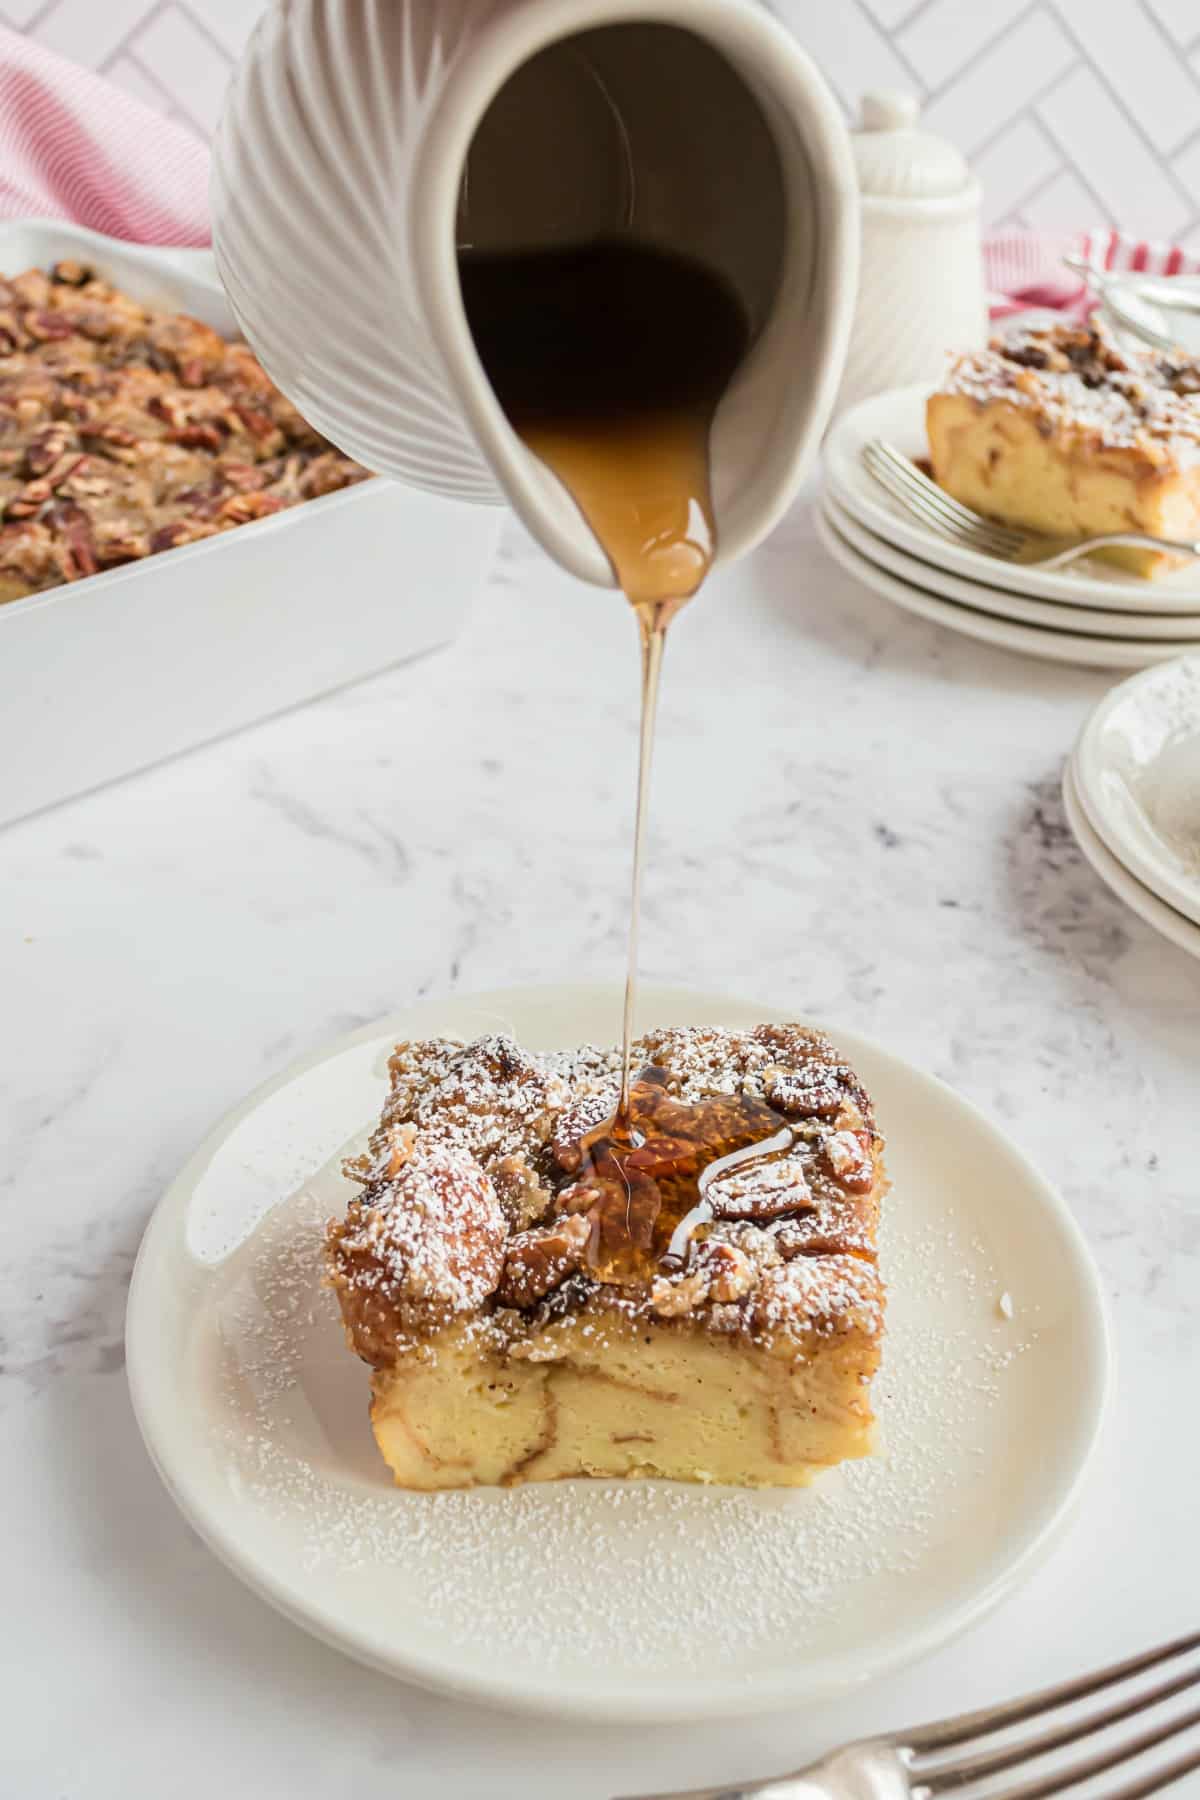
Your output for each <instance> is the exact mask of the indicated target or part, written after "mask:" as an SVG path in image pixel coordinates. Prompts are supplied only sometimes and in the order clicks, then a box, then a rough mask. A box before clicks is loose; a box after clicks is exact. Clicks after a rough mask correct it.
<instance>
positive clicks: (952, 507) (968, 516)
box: [871, 438, 1025, 546]
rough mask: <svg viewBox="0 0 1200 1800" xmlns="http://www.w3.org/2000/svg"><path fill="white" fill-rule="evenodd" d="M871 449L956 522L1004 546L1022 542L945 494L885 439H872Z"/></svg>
mask: <svg viewBox="0 0 1200 1800" xmlns="http://www.w3.org/2000/svg"><path fill="white" fill-rule="evenodd" d="M871 447H872V448H874V449H875V451H876V453H877V455H878V456H879V458H880V459H881V460H882V461H886V462H888V463H889V464H890V465H891V466H892V468H894V469H896V470H897V472H898V473H899V474H900V475H901V476H902V477H903V479H904V481H905V483H906V485H907V486H909V487H910V488H913V489H917V490H919V491H920V492H921V493H922V494H924V495H925V496H926V497H927V498H928V499H929V500H930V501H936V503H937V504H938V505H939V506H941V507H943V508H944V509H945V510H946V511H948V512H950V513H952V514H953V516H954V517H955V518H956V519H959V520H961V521H962V522H963V523H964V524H968V525H971V526H974V527H978V528H979V529H980V530H983V531H986V532H988V533H989V535H990V536H992V537H995V538H1002V539H1003V540H1004V541H1005V542H1006V543H1010V544H1012V545H1014V546H1019V545H1021V544H1022V543H1024V541H1025V536H1024V533H1023V532H1020V531H1016V530H1014V529H1013V527H1012V526H1010V525H1001V524H1000V523H999V522H998V521H997V520H995V519H989V518H987V517H986V516H985V515H984V514H983V513H978V512H976V511H975V509H974V507H972V506H964V505H963V503H962V501H961V500H956V499H955V498H954V496H953V494H948V493H947V492H946V490H945V488H943V487H939V486H938V484H937V482H936V481H931V480H930V479H929V477H928V475H926V474H925V472H924V470H922V469H918V468H917V466H916V464H915V463H914V462H913V460H912V458H911V457H909V456H905V455H904V453H903V452H902V451H900V450H897V448H896V446H895V445H894V444H889V443H888V441H887V439H886V438H875V439H874V440H873V444H872V446H871Z"/></svg>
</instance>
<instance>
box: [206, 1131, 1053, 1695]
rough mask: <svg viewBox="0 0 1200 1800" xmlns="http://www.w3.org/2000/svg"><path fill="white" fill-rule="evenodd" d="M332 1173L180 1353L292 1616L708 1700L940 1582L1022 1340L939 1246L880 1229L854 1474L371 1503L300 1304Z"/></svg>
mask: <svg viewBox="0 0 1200 1800" xmlns="http://www.w3.org/2000/svg"><path fill="white" fill-rule="evenodd" d="M336 1168H337V1163H336V1162H335V1163H334V1164H331V1166H330V1169H329V1170H328V1171H326V1172H325V1173H324V1174H323V1175H322V1176H321V1177H319V1178H318V1179H317V1180H316V1181H315V1182H313V1183H310V1184H308V1186H307V1187H306V1188H305V1189H304V1190H302V1192H301V1193H300V1194H299V1195H297V1196H296V1197H294V1198H293V1199H292V1200H290V1201H288V1202H286V1203H284V1205H283V1206H281V1207H279V1208H277V1209H276V1211H275V1213H273V1214H272V1215H271V1216H270V1217H269V1218H268V1220H267V1221H266V1222H265V1223H264V1225H263V1226H262V1227H260V1229H259V1231H258V1233H257V1234H256V1235H255V1237H254V1238H253V1239H252V1240H251V1242H250V1243H248V1244H247V1245H246V1246H245V1248H244V1249H243V1251H242V1252H240V1253H239V1255H238V1257H237V1258H236V1259H233V1261H232V1262H231V1264H230V1266H229V1267H228V1268H227V1269H226V1270H223V1271H222V1272H221V1273H220V1275H219V1276H218V1277H216V1278H215V1279H214V1284H213V1293H212V1296H211V1299H210V1302H209V1304H208V1306H207V1307H206V1309H205V1314H204V1316H203V1317H202V1319H201V1321H200V1326H199V1332H198V1337H197V1353H198V1356H199V1358H200V1361H201V1364H202V1366H203V1367H204V1368H205V1369H206V1370H207V1376H208V1378H209V1380H210V1383H211V1384H212V1386H213V1387H214V1390H215V1391H216V1393H217V1394H218V1395H219V1400H220V1404H219V1417H220V1428H219V1432H218V1443H217V1446H216V1448H217V1453H218V1456H219V1458H220V1461H221V1465H222V1467H223V1469H224V1471H225V1480H226V1483H227V1487H228V1492H229V1501H230V1504H231V1506H233V1507H234V1508H235V1510H236V1511H238V1512H239V1513H243V1512H244V1513H248V1514H249V1515H250V1516H251V1517H252V1518H253V1519H254V1520H256V1521H258V1523H257V1525H256V1526H255V1527H254V1529H256V1530H258V1531H260V1532H261V1531H262V1530H264V1529H265V1530H266V1531H267V1532H268V1533H269V1537H270V1540H271V1542H272V1545H273V1550H274V1552H277V1553H279V1554H282V1555H285V1557H286V1559H287V1560H288V1562H289V1564H290V1566H292V1567H294V1568H295V1569H297V1570H298V1571H299V1572H300V1575H301V1578H302V1580H303V1582H304V1584H305V1586H306V1587H307V1588H308V1589H309V1590H310V1591H311V1593H312V1594H313V1595H314V1596H316V1595H319V1596H321V1597H322V1598H323V1599H324V1600H325V1601H327V1602H328V1601H329V1600H330V1597H331V1596H335V1597H337V1598H336V1604H338V1605H340V1606H343V1607H349V1608H351V1609H352V1610H353V1609H354V1608H356V1607H359V1606H365V1607H370V1608H372V1609H373V1610H374V1612H375V1616H376V1617H377V1616H378V1607H379V1606H380V1605H381V1604H386V1606H387V1608H388V1609H389V1610H390V1611H391V1613H392V1616H393V1617H394V1619H395V1622H396V1633H397V1638H398V1641H401V1642H404V1641H407V1642H412V1643H414V1644H415V1643H417V1642H420V1643H422V1644H424V1643H435V1644H436V1645H437V1646H438V1647H439V1649H440V1651H441V1652H442V1653H443V1654H444V1655H445V1656H446V1657H447V1658H448V1659H449V1660H451V1661H453V1662H456V1663H460V1664H461V1665H462V1666H464V1667H468V1666H473V1667H483V1666H485V1665H487V1664H488V1663H489V1661H490V1662H492V1663H494V1660H495V1658H496V1657H497V1656H503V1657H504V1658H505V1660H506V1665H507V1666H509V1667H510V1668H512V1669H514V1670H515V1671H517V1672H518V1673H520V1674H522V1675H524V1676H526V1677H528V1678H529V1679H534V1680H537V1679H543V1678H544V1679H545V1680H553V1679H554V1678H555V1677H556V1676H557V1677H567V1676H570V1674H571V1673H572V1672H575V1673H576V1674H578V1672H579V1670H580V1668H581V1667H582V1666H583V1665H584V1664H591V1665H594V1666H595V1667H597V1668H599V1667H602V1666H604V1665H606V1664H612V1665H614V1666H617V1667H620V1668H621V1669H623V1670H624V1671H626V1672H635V1673H636V1672H639V1671H640V1672H642V1673H644V1674H645V1675H646V1676H650V1675H652V1674H654V1673H655V1672H662V1671H665V1670H671V1671H675V1670H689V1669H690V1670H693V1671H695V1672H696V1674H697V1675H699V1674H701V1673H704V1674H706V1675H708V1676H712V1675H713V1674H714V1672H720V1673H721V1674H722V1676H723V1678H724V1679H726V1680H727V1681H729V1682H731V1683H732V1682H746V1681H751V1680H752V1679H753V1677H754V1674H755V1671H756V1670H757V1669H758V1668H761V1667H764V1666H768V1665H771V1664H773V1663H777V1662H778V1659H779V1655H780V1646H781V1645H786V1646H787V1654H788V1655H789V1656H792V1655H795V1654H798V1653H800V1652H802V1651H803V1650H804V1649H805V1647H806V1646H807V1647H810V1648H811V1649H812V1651H813V1652H814V1654H815V1653H818V1652H823V1651H828V1650H831V1649H836V1648H837V1647H838V1644H839V1642H840V1641H841V1638H842V1635H843V1633H844V1632H846V1631H848V1630H849V1629H850V1628H849V1626H847V1624H846V1619H847V1618H848V1617H849V1616H851V1615H853V1614H855V1613H856V1612H858V1611H860V1609H861V1606H862V1605H863V1604H871V1603H873V1601H872V1597H873V1596H875V1595H877V1594H882V1593H884V1592H891V1591H894V1590H895V1589H896V1587H897V1585H899V1587H900V1588H901V1589H907V1588H908V1587H909V1586H911V1585H912V1584H913V1583H916V1584H919V1586H920V1588H921V1589H922V1591H923V1592H924V1591H928V1590H930V1589H933V1588H936V1586H937V1585H938V1583H939V1582H940V1581H942V1580H943V1579H946V1578H948V1577H947V1576H946V1571H947V1570H948V1569H949V1570H952V1568H953V1558H954V1554H955V1552H954V1549H953V1546H954V1545H955V1543H956V1541H957V1538H958V1536H959V1534H960V1532H961V1530H962V1529H963V1522H964V1520H965V1519H967V1518H969V1516H970V1512H971V1509H972V1508H973V1507H976V1506H978V1505H979V1504H980V1503H981V1501H982V1500H986V1499H987V1497H988V1496H989V1495H990V1494H991V1493H992V1492H993V1490H994V1488H995V1486H996V1484H997V1482H998V1481H1000V1480H1001V1479H1002V1470H1003V1456H1004V1452H1003V1437H1004V1433H1003V1431H1002V1430H1000V1429H998V1425H999V1423H1000V1422H999V1421H997V1420H995V1419H993V1418H992V1414H993V1413H994V1412H995V1410H996V1409H997V1408H1001V1409H1002V1410H1003V1408H1004V1406H1005V1404H1006V1393H1007V1389H1006V1382H1007V1381H1008V1379H1009V1376H1010V1373H1011V1370H1012V1368H1013V1366H1014V1365H1015V1361H1016V1360H1017V1359H1019V1358H1020V1357H1021V1356H1022V1355H1023V1354H1024V1352H1025V1351H1027V1350H1028V1349H1029V1348H1031V1347H1032V1346H1033V1345H1034V1344H1035V1342H1036V1337H1037V1333H1036V1329H1030V1330H1028V1331H1024V1332H1022V1333H1021V1334H1020V1335H1016V1334H1014V1327H1013V1326H1012V1324H1009V1323H1001V1322H999V1321H997V1320H996V1318H995V1311H994V1306H995V1295H996V1293H997V1291H998V1289H999V1288H1000V1287H1001V1286H1002V1283H1001V1282H1000V1280H999V1278H998V1276H997V1273H996V1270H995V1269H994V1267H993V1266H992V1264H991V1261H990V1258H989V1256H988V1253H987V1251H986V1249H985V1248H984V1247H983V1245H982V1244H981V1243H979V1242H978V1241H977V1240H975V1239H973V1238H972V1237H971V1236H970V1235H969V1234H968V1233H967V1232H966V1231H964V1230H963V1229H962V1228H961V1227H960V1226H959V1225H957V1224H956V1223H954V1222H953V1221H947V1222H946V1223H944V1224H939V1226H938V1229H937V1230H931V1229H924V1230H922V1229H920V1228H916V1227H914V1224H913V1222H912V1220H911V1219H910V1220H909V1222H908V1224H907V1226H906V1228H905V1229H900V1227H899V1219H900V1217H901V1216H902V1215H901V1213H900V1207H901V1205H902V1201H901V1200H899V1199H896V1200H894V1202H893V1206H892V1208H891V1209H890V1221H889V1222H887V1223H885V1226H884V1230H883V1233H882V1258H883V1264H884V1271H885V1274H886V1275H887V1277H888V1280H889V1283H890V1286H891V1302H892V1304H891V1311H890V1315H889V1335H888V1338H887V1340H886V1349H885V1361H884V1368H883V1371H882V1373H881V1375H880V1376H879V1377H877V1379H876V1383H875V1402H876V1407H877V1411H878V1413H879V1415H880V1421H881V1443H880V1449H879V1454H878V1455H877V1456H876V1457H874V1458H873V1459H870V1460H868V1461H866V1462H862V1463H855V1464H848V1465H845V1466H844V1467H843V1468H841V1469H839V1470H837V1471H835V1472H833V1473H832V1474H831V1475H829V1476H826V1477H824V1478H823V1479H822V1480H821V1481H820V1482H818V1483H817V1484H816V1485H815V1486H814V1487H813V1488H811V1489H808V1490H805V1491H801V1492H768V1493H752V1492H735V1491H729V1490H723V1489H712V1490H706V1489H702V1488H699V1489H688V1488H682V1487H673V1486H671V1485H669V1484H663V1483H650V1482H647V1483H629V1484H618V1483H604V1482H598V1483H584V1482H566V1483H559V1484H555V1485H553V1486H549V1487H530V1488H525V1489H518V1490H515V1491H507V1492H497V1491H494V1490H481V1491H468V1492H452V1493H446V1494H435V1495H414V1494H405V1493H401V1492H398V1491H396V1490H394V1489H392V1488H390V1487H389V1486H388V1485H387V1474H386V1470H384V1468H383V1466H382V1464H381V1462H380V1461H379V1459H378V1457H377V1453H376V1452H375V1448H374V1445H373V1442H372V1441H371V1439H370V1434H369V1431H368V1428H367V1421H366V1398H367V1395H366V1373H365V1371H364V1370H362V1369H361V1367H359V1366H357V1365H356V1364H355V1363H354V1362H353V1361H352V1359H350V1358H349V1357H348V1356H347V1355H346V1352H345V1348H344V1346H343V1344H342V1341H341V1333H340V1328H339V1324H338V1321H337V1317H336V1308H335V1307H334V1305H333V1303H332V1297H331V1296H330V1295H329V1294H328V1293H327V1292H325V1291H324V1290H323V1289H322V1288H321V1286H320V1280H321V1226H322V1222H323V1220H324V1218H325V1217H326V1216H327V1215H328V1212H329V1211H330V1210H331V1200H332V1199H333V1196H334V1195H336V1193H337V1192H338V1191H339V1190H340V1187H341V1183H340V1179H339V1177H338V1176H337V1173H336ZM334 1204H336V1201H334ZM947 1545H949V1546H951V1549H950V1550H949V1551H947V1548H946V1547H947ZM363 1583H365V1584H366V1586H363V1585H362V1584H363ZM385 1597H386V1598H385Z"/></svg>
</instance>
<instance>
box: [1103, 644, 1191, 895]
mask: <svg viewBox="0 0 1200 1800" xmlns="http://www.w3.org/2000/svg"><path fill="white" fill-rule="evenodd" d="M1075 778H1076V783H1077V785H1078V789H1079V799H1080V801H1081V803H1082V805H1083V809H1084V811H1085V812H1086V813H1087V816H1088V818H1089V820H1090V821H1091V824H1092V827H1093V829H1094V830H1095V831H1096V832H1098V834H1099V835H1100V837H1101V838H1103V840H1104V842H1105V843H1106V844H1107V845H1108V848H1109V849H1110V850H1111V851H1112V853H1113V855H1114V856H1115V857H1116V858H1117V860H1118V862H1121V863H1123V864H1124V865H1125V867H1126V868H1128V869H1129V871H1130V872H1131V873H1132V874H1133V875H1136V876H1137V878H1138V880H1139V881H1141V882H1142V883H1143V884H1144V885H1145V886H1146V887H1148V888H1150V889H1151V891H1152V892H1153V893H1155V894H1157V895H1159V897H1160V898H1161V899H1163V900H1165V901H1166V902H1167V904H1168V905H1169V906H1172V907H1174V908H1175V910H1176V911H1177V912H1181V913H1185V914H1186V915H1187V917H1188V918H1189V919H1192V920H1194V921H1195V922H1196V923H1197V924H1200V656H1185V657H1181V658H1180V660H1179V661H1178V662H1171V663H1165V664H1163V665H1162V666H1161V667H1159V668H1157V669H1148V670H1147V671H1146V673H1145V674H1143V675H1139V676H1138V677H1137V678H1136V679H1135V680H1133V681H1123V682H1122V683H1121V684H1120V686H1119V687H1115V688H1114V689H1113V690H1112V692H1111V693H1110V694H1108V695H1106V697H1105V698H1104V699H1103V700H1102V701H1101V702H1100V704H1099V706H1098V707H1097V708H1096V710H1095V712H1093V713H1092V715H1091V717H1090V718H1089V719H1088V720H1087V721H1086V723H1085V724H1084V727H1083V730H1082V731H1081V732H1080V734H1079V742H1078V745H1077V746H1076V750H1075Z"/></svg>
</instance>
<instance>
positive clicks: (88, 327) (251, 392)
mask: <svg viewBox="0 0 1200 1800" xmlns="http://www.w3.org/2000/svg"><path fill="white" fill-rule="evenodd" d="M0 440H2V441H3V452H4V453H3V456H0V520H2V522H3V525H4V527H5V529H3V530H0V599H12V598H16V597H18V596H20V595H22V594H27V593H35V592H37V591H39V590H41V589H44V588H50V587H55V586H57V585H58V584H59V583H61V582H64V581H77V580H79V579H81V578H82V577H83V576H86V575H91V574H94V573H95V572H96V571H97V570H100V569H104V568H109V567H113V566H115V565H116V564H118V563H122V562H130V561H132V560H134V559H136V558H138V557H141V556H146V555H150V554H153V553H156V552H158V551H161V550H167V549H171V548H173V547H175V546H177V545H180V544H187V543H192V542H195V541H196V540H197V539H198V538H201V537H210V536H212V534H213V533H214V532H216V531H225V530H230V529H232V528H233V527H234V526H237V525H242V524H246V523H249V522H250V521H251V520H253V519H257V518H263V517H266V516H267V515H268V514H270V513H273V512H277V511H279V510H280V509H281V508H282V507H285V506H295V505H297V504H299V503H301V502H302V501H304V500H308V499H311V498H313V497H315V496H316V495H319V494H324V493H330V492H332V491H333V490H334V489H335V488H338V487H344V486H346V485H347V484H348V483H350V482H355V481H361V480H363V479H364V478H365V477H366V474H367V471H366V470H365V469H362V468H360V467H359V466H358V464H357V463H353V462H351V461H350V459H349V458H348V457H345V456H343V455H342V454H341V453H340V452H339V451H337V450H334V449H333V448H332V447H331V446H330V445H328V444H326V443H325V441H324V440H323V439H322V438H321V437H319V436H318V434H317V433H316V432H314V431H313V430H312V428H311V426H309V425H307V424H306V423H305V422H304V420H303V419H301V417H300V415H299V414H298V413H297V412H296V410H295V408H294V407H293V406H292V405H291V403H290V402H289V401H287V400H285V399H284V397H283V395H282V394H280V393H278V392H277V391H276V389H275V388H274V387H273V386H272V384H271V383H270V381H268V379H267V377H266V375H265V374H264V373H263V371H262V369H261V368H260V367H259V365H258V363H257V362H256V361H255V360H254V357H253V355H252V354H251V352H250V351H249V350H248V349H247V348H246V346H245V345H242V344H227V343H226V342H225V341H224V340H223V339H222V338H221V337H220V336H219V335H218V334H217V333H216V332H215V331H212V330H211V329H210V328H209V327H208V326H206V325H202V324H200V323H199V322H198V321H197V320H195V319H189V318H186V317H184V316H183V315H182V314H162V313H156V312H153V311H151V310H149V309H147V308H146V307H143V306H142V305H140V304H139V303H138V302H136V301H134V300H132V299H130V298H129V297H128V296H127V295H125V294H122V293H120V292H119V291H118V290H117V289H115V288H113V287H112V286H110V285H109V283H108V282H106V281H103V280H101V279H100V278H99V277H98V276H96V275H95V274H94V273H93V271H91V270H90V269H88V268H86V267H85V266H84V265H83V264H81V263H77V262H72V261H64V262H60V263H57V264H55V266H54V269H53V270H52V272H51V275H50V276H49V277H47V276H46V275H45V274H43V273H42V271H41V270H37V269H31V270H27V271H26V272H25V273H24V274H23V275H18V276H15V277H14V278H13V279H11V280H9V281H0ZM247 468H253V469H257V470H258V471H259V473H258V475H257V476H256V477H255V478H254V479H253V480H252V481H249V482H248V481H247V479H246V475H245V471H246V470H247ZM247 495H249V498H247ZM58 500H64V501H68V502H70V503H71V508H72V509H74V510H67V511H62V510H56V502H57V501H58ZM12 527H21V529H11V528H12Z"/></svg>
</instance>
